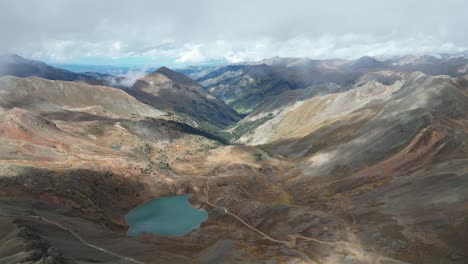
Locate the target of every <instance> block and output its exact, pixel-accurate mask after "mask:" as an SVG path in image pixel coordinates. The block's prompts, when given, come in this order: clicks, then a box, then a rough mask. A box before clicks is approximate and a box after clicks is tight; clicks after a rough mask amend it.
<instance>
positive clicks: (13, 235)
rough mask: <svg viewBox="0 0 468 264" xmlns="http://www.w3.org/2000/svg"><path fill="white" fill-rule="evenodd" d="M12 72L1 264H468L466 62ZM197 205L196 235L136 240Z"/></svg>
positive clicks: (450, 58)
mask: <svg viewBox="0 0 468 264" xmlns="http://www.w3.org/2000/svg"><path fill="white" fill-rule="evenodd" d="M0 64H1V65H2V66H1V67H0V76H1V77H0V146H1V147H0V263H11V264H14V263H47V264H61V263H109V264H110V263H174V264H175V263H271V264H273V263H322V264H333V263H346V264H353V263H368V264H371V263H380V264H397V263H415V264H441V263H444V264H463V263H468V58H467V57H466V56H464V55H448V54H445V55H441V56H438V57H433V56H427V55H424V56H419V55H418V56H416V55H407V56H403V57H394V58H391V59H386V60H378V59H376V58H372V57H362V58H359V59H356V60H342V59H327V60H312V59H308V58H280V57H274V58H270V59H265V60H261V61H253V62H243V63H235V64H223V65H217V66H191V67H184V68H180V69H169V68H167V67H161V68H158V69H157V70H155V71H152V72H149V73H147V74H146V75H144V76H142V77H141V78H139V79H138V80H136V81H135V82H132V83H131V84H130V85H127V83H128V80H127V79H126V77H124V76H116V75H112V74H108V73H106V74H104V73H97V72H80V73H76V72H72V71H68V70H64V69H60V68H57V67H52V66H49V65H47V64H45V63H42V62H38V61H32V60H28V59H26V58H23V57H20V56H18V55H14V54H7V55H3V56H1V57H0ZM185 194H187V195H189V196H183V197H190V198H189V202H190V205H191V206H192V207H195V208H198V209H201V210H204V211H206V212H207V219H206V220H205V221H203V222H201V224H199V226H198V228H194V229H193V230H192V231H190V232H188V233H186V234H185V235H181V236H168V235H158V234H155V233H150V232H143V233H141V234H138V235H128V234H127V231H128V229H129V223H128V222H127V221H126V215H127V214H128V213H129V212H130V211H131V210H132V209H134V208H136V207H138V206H140V205H142V204H145V203H146V202H149V201H151V200H153V199H155V198H161V197H167V196H181V195H185ZM182 202H183V201H182ZM158 208H159V207H157V209H154V210H159V209H158ZM192 209H193V208H192ZM161 210H162V209H161ZM199 211H200V210H198V211H197V212H199ZM199 213H200V212H199ZM202 216H203V215H202ZM202 218H203V217H202ZM137 220H138V219H137ZM189 229H190V228H189Z"/></svg>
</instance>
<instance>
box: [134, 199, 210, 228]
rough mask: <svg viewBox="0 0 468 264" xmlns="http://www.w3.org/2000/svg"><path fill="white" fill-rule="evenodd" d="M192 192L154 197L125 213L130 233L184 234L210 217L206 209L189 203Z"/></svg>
mask: <svg viewBox="0 0 468 264" xmlns="http://www.w3.org/2000/svg"><path fill="white" fill-rule="evenodd" d="M190 197H191V195H190V194H185V195H178V196H167V197H161V198H156V199H153V200H151V201H149V202H147V203H145V204H142V205H140V206H138V207H136V208H134V209H132V210H131V211H130V212H128V214H127V215H125V220H126V221H127V223H128V224H129V226H130V228H129V229H128V235H131V236H134V235H138V234H141V233H153V234H157V235H163V236H183V235H185V234H187V233H189V232H190V231H192V230H193V229H195V228H197V227H199V226H200V224H201V223H202V222H204V221H205V220H206V219H207V218H208V213H207V212H206V211H205V210H202V209H197V208H194V207H192V206H191V205H190V203H189V201H188V200H189V198H190Z"/></svg>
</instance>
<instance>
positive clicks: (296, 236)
mask: <svg viewBox="0 0 468 264" xmlns="http://www.w3.org/2000/svg"><path fill="white" fill-rule="evenodd" d="M209 190H210V182H209V180H208V181H207V182H206V187H205V190H204V192H205V195H206V201H204V202H205V203H206V204H208V205H210V206H212V207H214V208H218V209H221V210H223V211H224V213H226V214H228V215H230V216H232V217H234V218H235V219H236V220H237V221H239V222H241V223H242V224H243V225H245V226H246V227H247V228H249V229H251V230H252V231H254V232H256V233H257V234H260V235H261V236H263V237H264V238H265V239H267V240H270V241H272V242H275V243H281V244H284V245H286V246H287V247H288V248H294V247H295V246H296V241H297V239H302V240H304V241H312V242H317V243H321V244H344V245H345V246H346V247H347V248H348V249H349V250H350V251H351V252H353V253H354V254H356V255H360V253H359V252H357V251H356V250H354V249H352V248H351V247H350V246H349V245H348V242H345V241H323V240H319V239H316V238H312V237H305V236H302V235H299V234H293V235H289V236H288V237H289V238H290V240H288V241H285V240H278V239H274V238H272V237H271V236H269V235H267V234H265V233H264V232H262V231H260V230H258V229H257V228H255V227H253V226H251V225H250V224H248V223H247V222H245V221H244V220H243V219H242V218H240V217H239V216H237V215H236V214H234V213H231V212H229V210H228V209H227V208H226V207H223V206H218V205H215V204H213V203H211V202H210V201H209Z"/></svg>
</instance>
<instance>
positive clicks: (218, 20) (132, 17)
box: [0, 0, 468, 64]
mask: <svg viewBox="0 0 468 264" xmlns="http://www.w3.org/2000/svg"><path fill="white" fill-rule="evenodd" d="M337 6H338V7H339V8H337ZM402 7H404V8H402ZM467 9H468V1H462V0H446V1H444V4H443V5H441V4H440V1H438V0H426V1H424V4H421V3H420V1H416V0H414V1H412V0H411V1H410V0H393V1H375V0H360V1H359V3H356V2H355V1H344V0H329V1H313V0H290V1H270V0H257V1H253V2H252V1H249V0H237V1H235V2H233V1H222V0H221V1H210V0H199V1H184V0H173V1H149V0H134V1H131V2H130V1H126V0H113V2H112V8H109V3H108V1H94V0H81V1H74V0H46V1H28V2H24V1H13V0H5V1H0V36H2V41H0V53H2V52H18V53H20V54H21V55H24V56H26V57H33V58H36V59H40V60H45V61H49V62H74V61H77V60H79V61H80V62H83V61H87V60H88V58H89V60H91V59H93V58H108V59H111V60H115V61H116V62H119V61H121V60H123V59H125V58H138V57H144V58H147V61H151V62H155V63H157V62H161V63H168V62H169V63H173V64H190V63H203V62H207V61H214V60H225V61H230V62H239V61H245V60H260V59H263V58H267V57H272V56H282V57H305V56H307V57H310V58H332V57H338V58H356V57H360V56H363V55H371V56H392V55H402V54H407V53H430V54H434V53H438V52H457V51H460V50H464V49H467V47H468V39H467V38H466V36H467V34H468V32H467V30H468V27H466V26H465V25H467V24H468V16H466V11H465V10H467ZM28 10H35V12H29V11H28ZM103 10H106V12H103ZM421 14H423V15H421ZM12 25H14V26H12ZM89 60H88V61H89Z"/></svg>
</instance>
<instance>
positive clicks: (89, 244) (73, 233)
mask: <svg viewBox="0 0 468 264" xmlns="http://www.w3.org/2000/svg"><path fill="white" fill-rule="evenodd" d="M0 216H6V217H18V218H23V217H29V218H34V219H38V220H41V221H43V222H46V223H49V224H52V225H55V226H57V227H59V228H60V229H62V230H65V231H67V232H69V233H70V234H72V235H73V236H74V237H75V238H76V239H78V241H80V242H81V243H82V244H84V245H85V246H87V247H90V248H93V249H96V250H99V251H101V252H104V253H106V254H109V255H112V256H114V257H117V258H120V259H123V260H126V261H129V262H132V263H137V264H144V263H143V262H141V261H138V260H136V259H133V258H130V257H125V256H122V255H120V254H118V253H115V252H112V251H109V250H107V249H104V248H102V247H99V246H96V245H94V244H91V243H89V242H88V241H86V240H85V239H84V238H82V237H81V236H80V235H78V234H77V233H75V231H73V230H71V229H69V228H67V227H65V226H63V225H62V224H60V223H57V222H55V221H52V220H50V219H48V218H46V217H43V216H38V215H13V214H4V213H0Z"/></svg>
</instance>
